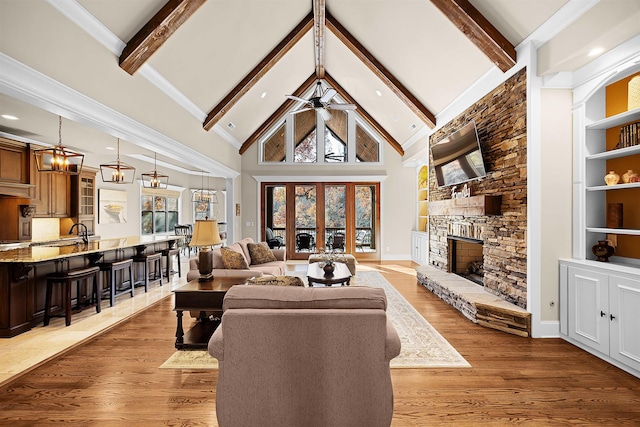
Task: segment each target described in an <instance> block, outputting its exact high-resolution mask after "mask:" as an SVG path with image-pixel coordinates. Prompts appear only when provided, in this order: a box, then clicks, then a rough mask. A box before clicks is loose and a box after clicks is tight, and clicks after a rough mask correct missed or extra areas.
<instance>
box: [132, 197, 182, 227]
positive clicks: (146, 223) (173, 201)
mask: <svg viewBox="0 0 640 427" xmlns="http://www.w3.org/2000/svg"><path fill="white" fill-rule="evenodd" d="M178 201H179V198H178V197H171V196H164V195H151V194H144V195H143V196H142V203H141V206H142V210H141V223H140V226H141V234H142V235H150V234H158V233H168V232H173V229H174V227H175V226H176V224H177V223H178V215H179V210H178V206H179V204H178Z"/></svg>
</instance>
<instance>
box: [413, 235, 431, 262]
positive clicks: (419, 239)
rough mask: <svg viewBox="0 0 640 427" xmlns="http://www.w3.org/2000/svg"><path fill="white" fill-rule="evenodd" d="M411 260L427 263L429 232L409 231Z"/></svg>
mask: <svg viewBox="0 0 640 427" xmlns="http://www.w3.org/2000/svg"><path fill="white" fill-rule="evenodd" d="M411 260H412V261H413V262H416V263H418V264H420V265H427V264H429V233H425V232H421V231H412V232H411Z"/></svg>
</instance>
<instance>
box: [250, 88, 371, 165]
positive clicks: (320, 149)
mask: <svg viewBox="0 0 640 427" xmlns="http://www.w3.org/2000/svg"><path fill="white" fill-rule="evenodd" d="M309 96H311V93H309V94H307V95H306V96H305V98H306V99H308V98H309ZM332 102H337V103H345V101H344V100H343V99H341V98H340V97H339V96H338V95H336V96H335V97H334V98H333V100H332ZM381 141H382V139H381V138H380V136H379V135H378V134H377V133H376V132H375V131H374V130H373V129H371V128H370V127H369V126H368V125H367V124H365V123H364V122H363V120H362V119H361V118H360V116H359V115H358V111H357V110H355V111H354V110H350V111H347V110H337V109H336V110H334V109H327V110H316V109H304V108H303V109H302V110H295V111H290V112H289V113H287V114H286V115H285V116H284V117H283V118H282V119H281V121H279V122H278V123H277V124H275V125H274V126H273V128H272V129H271V130H270V131H268V132H267V133H265V136H264V137H263V138H262V139H260V142H259V144H260V145H259V147H260V148H259V156H260V158H259V161H260V162H261V163H279V164H282V163H284V164H292V165H293V164H300V163H305V164H311V163H313V164H332V165H335V164H336V163H342V164H355V163H367V162H368V163H371V162H373V163H378V162H380V161H381Z"/></svg>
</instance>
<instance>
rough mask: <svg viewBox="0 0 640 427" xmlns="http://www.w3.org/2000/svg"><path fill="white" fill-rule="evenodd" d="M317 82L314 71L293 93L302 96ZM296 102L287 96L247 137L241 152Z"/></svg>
mask: <svg viewBox="0 0 640 427" xmlns="http://www.w3.org/2000/svg"><path fill="white" fill-rule="evenodd" d="M315 82H316V75H315V73H314V74H311V76H309V78H308V79H307V80H305V81H304V83H302V84H301V85H300V87H298V89H296V90H295V91H294V92H293V94H292V95H293V96H297V97H302V95H304V93H305V92H306V91H307V90H309V88H310V87H311V85H313V84H315ZM296 102H298V101H294V100H293V99H288V98H287V100H286V101H284V102H283V103H282V105H280V107H278V109H277V110H276V111H274V112H273V114H271V116H269V118H268V119H267V120H265V121H264V123H262V124H261V125H260V127H258V129H256V130H255V132H253V133H252V134H251V136H250V137H249V138H247V140H246V141H244V142H243V143H242V146H240V150H239V152H240V154H244V152H245V151H247V150H248V149H249V147H251V145H252V144H253V143H254V142H256V141H257V140H258V138H260V137H261V136H262V134H264V132H266V131H268V130H269V129H270V128H271V127H272V126H273V125H275V124H276V122H277V121H278V120H280V119H281V118H282V116H284V115H285V114H286V113H287V112H289V110H290V109H291V108H292V107H293V106H294V105H295V103H296Z"/></svg>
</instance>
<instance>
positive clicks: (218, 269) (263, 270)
mask: <svg viewBox="0 0 640 427" xmlns="http://www.w3.org/2000/svg"><path fill="white" fill-rule="evenodd" d="M249 243H255V242H254V241H253V239H252V238H250V237H248V238H246V239H242V240H240V241H238V242H235V243H233V244H231V245H229V246H227V248H228V249H231V250H233V251H235V252H238V253H241V254H242V255H243V257H244V259H245V261H246V263H247V265H248V267H249V268H247V269H229V268H225V266H224V264H223V262H222V254H221V252H220V251H221V248H215V249H213V276H214V277H237V278H246V279H250V278H252V277H262V276H263V275H272V276H281V275H284V274H285V273H286V264H285V250H284V249H269V250H270V251H271V253H273V255H274V256H275V257H276V261H271V262H267V263H264V264H254V263H253V262H252V259H251V254H250V252H249V248H248V244H249ZM198 264H199V263H198V258H197V257H195V258H191V259H190V260H189V272H188V273H187V281H189V280H193V279H197V278H198V277H200V272H199V271H198Z"/></svg>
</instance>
